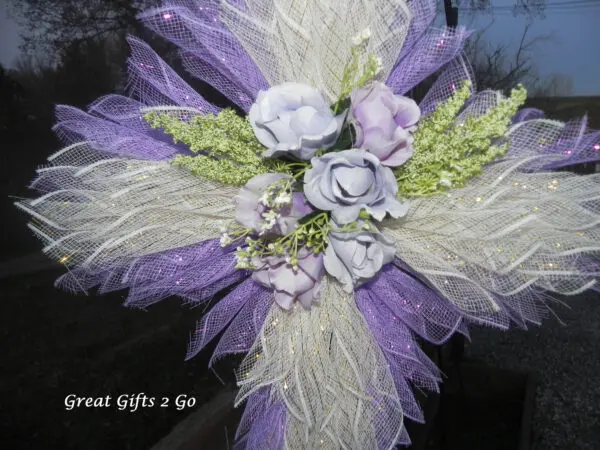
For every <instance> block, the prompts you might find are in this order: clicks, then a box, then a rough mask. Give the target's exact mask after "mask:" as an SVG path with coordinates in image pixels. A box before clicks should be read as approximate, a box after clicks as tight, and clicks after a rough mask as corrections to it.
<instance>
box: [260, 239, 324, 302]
mask: <svg viewBox="0 0 600 450" xmlns="http://www.w3.org/2000/svg"><path fill="white" fill-rule="evenodd" d="M252 264H253V265H254V267H255V268H256V270H255V271H254V272H253V273H252V279H253V280H255V281H257V282H259V283H260V284H262V285H264V286H266V287H268V288H272V289H274V290H275V301H276V302H277V303H278V304H279V306H281V307H282V308H284V309H291V308H292V305H293V303H294V300H296V299H298V301H299V302H300V303H301V304H302V306H303V307H304V308H305V309H309V308H310V306H311V304H312V303H313V302H318V301H319V294H320V287H321V279H322V278H323V275H325V268H324V266H323V254H322V253H319V254H317V255H315V254H314V253H312V252H310V251H309V250H307V249H306V248H301V249H300V250H298V266H297V267H296V268H294V267H293V266H292V264H291V263H290V262H288V261H286V257H285V256H281V255H278V256H268V257H266V258H258V257H254V258H252Z"/></svg>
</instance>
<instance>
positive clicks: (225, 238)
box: [220, 233, 233, 247]
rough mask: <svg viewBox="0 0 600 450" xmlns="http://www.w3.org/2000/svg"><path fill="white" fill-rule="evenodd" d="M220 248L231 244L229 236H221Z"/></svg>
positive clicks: (225, 234) (224, 234)
mask: <svg viewBox="0 0 600 450" xmlns="http://www.w3.org/2000/svg"><path fill="white" fill-rule="evenodd" d="M220 242H221V247H226V246H228V245H229V244H231V243H232V242H233V241H232V240H231V236H229V235H228V234H227V233H223V235H222V236H221V240H220Z"/></svg>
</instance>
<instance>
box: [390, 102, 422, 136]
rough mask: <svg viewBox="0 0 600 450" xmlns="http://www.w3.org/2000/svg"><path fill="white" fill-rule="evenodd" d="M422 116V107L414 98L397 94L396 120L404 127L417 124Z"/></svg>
mask: <svg viewBox="0 0 600 450" xmlns="http://www.w3.org/2000/svg"><path fill="white" fill-rule="evenodd" d="M420 118H421V109H420V108H419V105H417V102H415V101H414V100H413V99H412V98H408V97H401V96H396V113H395V115H394V121H395V122H396V124H397V125H398V126H401V127H402V128H408V127H411V126H413V125H415V124H416V123H417V122H418V121H419V119H420Z"/></svg>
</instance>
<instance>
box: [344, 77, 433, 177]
mask: <svg viewBox="0 0 600 450" xmlns="http://www.w3.org/2000/svg"><path fill="white" fill-rule="evenodd" d="M350 98H351V101H352V109H351V116H350V120H351V122H352V124H353V125H354V129H355V130H356V143H355V146H356V147H358V148H362V149H365V150H368V151H369V152H371V153H373V154H374V155H375V156H377V157H378V158H379V160H380V161H381V163H382V164H383V165H385V166H390V167H398V166H400V165H402V164H404V163H405V162H406V161H407V160H408V159H409V158H410V157H411V156H412V153H413V148H412V143H413V141H414V138H413V136H412V132H414V131H415V129H416V126H415V125H416V123H417V122H418V121H419V118H420V117H421V110H420V109H419V106H418V105H417V104H416V103H415V101H414V100H412V99H410V98H408V97H403V96H400V95H394V93H393V92H392V90H391V89H390V88H389V87H387V86H386V85H385V84H383V83H379V82H376V83H373V84H371V85H370V86H369V87H367V88H362V89H358V90H356V91H354V92H353V93H352V94H351V96H350Z"/></svg>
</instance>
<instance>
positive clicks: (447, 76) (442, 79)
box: [419, 55, 477, 117]
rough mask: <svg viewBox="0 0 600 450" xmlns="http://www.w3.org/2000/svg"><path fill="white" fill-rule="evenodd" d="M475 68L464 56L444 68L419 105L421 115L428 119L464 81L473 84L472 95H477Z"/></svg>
mask: <svg viewBox="0 0 600 450" xmlns="http://www.w3.org/2000/svg"><path fill="white" fill-rule="evenodd" d="M474 79H475V77H474V76H473V68H472V67H471V64H470V63H469V61H468V59H467V58H466V57H465V56H464V55H459V56H457V57H456V58H454V59H453V60H451V61H450V62H449V63H448V64H446V65H445V66H444V69H443V71H442V72H441V73H440V75H439V76H438V78H437V79H436V80H435V83H434V84H433V85H432V86H431V88H430V89H429V90H428V91H427V94H426V95H425V97H423V100H422V101H421V103H420V104H419V108H420V109H421V115H422V116H423V117H427V116H428V115H429V114H431V113H432V112H433V111H435V109H436V108H437V107H438V105H440V104H441V103H443V102H445V101H446V100H448V99H449V98H450V97H451V96H452V95H453V94H454V93H455V92H456V90H457V89H459V88H460V87H461V86H462V84H463V82H464V81H469V82H470V83H471V88H470V90H471V94H475V93H476V91H477V89H476V86H475V82H474Z"/></svg>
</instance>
